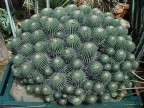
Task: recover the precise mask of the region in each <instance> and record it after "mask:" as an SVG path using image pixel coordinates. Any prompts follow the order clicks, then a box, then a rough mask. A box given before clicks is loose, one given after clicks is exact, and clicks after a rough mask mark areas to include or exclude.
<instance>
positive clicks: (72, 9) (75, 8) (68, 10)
mask: <svg viewBox="0 0 144 108" xmlns="http://www.w3.org/2000/svg"><path fill="white" fill-rule="evenodd" d="M77 9H78V7H77V6H76V5H74V4H71V5H68V6H66V7H65V10H66V11H67V12H68V13H69V14H71V13H72V12H73V11H75V10H77Z"/></svg>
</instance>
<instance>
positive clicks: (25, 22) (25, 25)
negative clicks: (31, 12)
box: [22, 19, 33, 31]
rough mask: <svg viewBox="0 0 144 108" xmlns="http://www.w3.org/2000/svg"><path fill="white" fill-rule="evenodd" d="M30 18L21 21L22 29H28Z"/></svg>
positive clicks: (30, 22)
mask: <svg viewBox="0 0 144 108" xmlns="http://www.w3.org/2000/svg"><path fill="white" fill-rule="evenodd" d="M32 22H33V21H32V20H31V19H26V20H24V21H22V29H23V30H24V31H29V30H30V25H31V24H32Z"/></svg>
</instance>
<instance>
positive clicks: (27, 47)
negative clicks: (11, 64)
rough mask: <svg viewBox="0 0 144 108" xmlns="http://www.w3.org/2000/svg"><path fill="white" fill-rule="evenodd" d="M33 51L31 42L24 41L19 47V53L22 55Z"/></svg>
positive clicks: (30, 53)
mask: <svg viewBox="0 0 144 108" xmlns="http://www.w3.org/2000/svg"><path fill="white" fill-rule="evenodd" d="M33 53H34V46H33V45H32V44H29V43H26V44H24V45H23V46H22V47H21V49H20V54H23V55H24V56H28V55H32V54H33Z"/></svg>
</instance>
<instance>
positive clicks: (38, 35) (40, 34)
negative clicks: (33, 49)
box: [32, 30, 45, 43]
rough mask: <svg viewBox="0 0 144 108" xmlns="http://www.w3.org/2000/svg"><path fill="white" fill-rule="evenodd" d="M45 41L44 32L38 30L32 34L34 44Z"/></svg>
mask: <svg viewBox="0 0 144 108" xmlns="http://www.w3.org/2000/svg"><path fill="white" fill-rule="evenodd" d="M44 39H45V34H44V32H43V31H42V30H36V31H34V32H33V33H32V42H34V43H36V42H38V41H43V40H44Z"/></svg>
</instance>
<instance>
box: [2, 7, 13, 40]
mask: <svg viewBox="0 0 144 108" xmlns="http://www.w3.org/2000/svg"><path fill="white" fill-rule="evenodd" d="M0 28H1V30H2V33H3V36H4V38H8V37H9V36H10V35H11V27H10V22H9V18H8V13H7V11H6V10H5V9H2V8H0Z"/></svg>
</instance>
